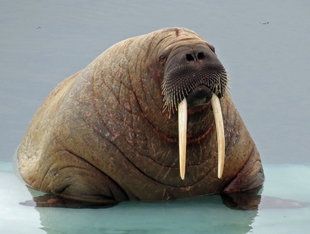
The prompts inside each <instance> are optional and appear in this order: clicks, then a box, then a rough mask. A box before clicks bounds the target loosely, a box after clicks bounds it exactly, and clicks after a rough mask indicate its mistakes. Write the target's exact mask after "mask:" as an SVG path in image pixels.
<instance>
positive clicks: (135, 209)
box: [36, 196, 257, 233]
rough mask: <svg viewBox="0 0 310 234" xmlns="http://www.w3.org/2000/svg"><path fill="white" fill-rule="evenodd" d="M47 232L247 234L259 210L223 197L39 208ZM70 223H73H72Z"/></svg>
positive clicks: (42, 223)
mask: <svg viewBox="0 0 310 234" xmlns="http://www.w3.org/2000/svg"><path fill="white" fill-rule="evenodd" d="M36 210H37V211H38V212H39V213H40V219H41V225H42V226H43V229H44V230H45V231H46V232H47V233H58V232H64V233H66V232H70V233H87V232H88V231H89V230H90V229H89V228H90V227H91V229H92V233H111V232H113V233H145V232H149V231H150V230H151V231H152V233H206V232H208V233H227V230H231V232H230V233H247V232H248V231H250V230H251V224H252V222H253V220H254V218H255V216H256V215H257V210H253V211H244V210H243V211H241V210H232V209H230V208H227V207H225V206H224V205H223V203H222V201H221V198H220V196H206V197H200V198H195V199H189V200H182V201H175V202H160V203H158V202H156V203H145V202H123V203H120V204H119V205H116V206H114V207H111V208H107V209H68V208H66V209H63V208H44V207H37V208H36ZM69 220H70V222H69Z"/></svg>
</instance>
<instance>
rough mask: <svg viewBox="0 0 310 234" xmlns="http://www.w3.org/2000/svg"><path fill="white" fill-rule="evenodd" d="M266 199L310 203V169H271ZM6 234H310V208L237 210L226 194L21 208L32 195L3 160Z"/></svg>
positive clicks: (0, 222) (0, 197) (1, 210)
mask: <svg viewBox="0 0 310 234" xmlns="http://www.w3.org/2000/svg"><path fill="white" fill-rule="evenodd" d="M264 168H265V174H266V178H267V179H266V182H265V184H264V188H263V192H262V195H263V197H265V196H266V197H267V196H268V197H273V198H274V199H275V200H276V199H288V200H296V201H297V202H308V203H309V204H310V186H309V180H308V178H310V166H309V165H298V164H295V165H294V164H293V165H274V164H268V165H265V167H264ZM0 185H1V186H0V227H1V233H12V234H15V233H238V234H240V233H281V234H282V233H309V230H310V206H309V205H308V206H307V205H304V206H301V207H298V208H294V207H290V206H288V207H286V204H283V205H282V206H280V207H276V208H274V207H268V206H267V207H264V206H263V207H259V208H258V210H233V209H231V208H228V207H226V206H225V205H224V204H223V203H222V199H221V197H220V196H205V197H199V198H194V199H186V200H180V201H169V202H123V203H120V204H118V205H116V206H113V207H110V208H100V209H70V208H50V207H32V206H25V205H21V204H20V203H21V202H25V201H27V200H31V199H32V196H31V194H30V192H29V191H28V190H27V188H26V186H25V185H24V183H23V182H22V181H21V180H20V179H19V178H18V177H17V176H16V174H15V172H14V171H13V169H12V163H10V162H0Z"/></svg>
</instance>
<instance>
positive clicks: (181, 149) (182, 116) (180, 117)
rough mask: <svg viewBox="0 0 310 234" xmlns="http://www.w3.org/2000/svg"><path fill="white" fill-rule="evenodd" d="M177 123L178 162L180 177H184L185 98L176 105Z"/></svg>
mask: <svg viewBox="0 0 310 234" xmlns="http://www.w3.org/2000/svg"><path fill="white" fill-rule="evenodd" d="M178 123H179V163H180V176H181V179H182V180H184V178H185V166H186V132H187V102H186V98H184V99H183V100H182V102H180V103H179V105H178Z"/></svg>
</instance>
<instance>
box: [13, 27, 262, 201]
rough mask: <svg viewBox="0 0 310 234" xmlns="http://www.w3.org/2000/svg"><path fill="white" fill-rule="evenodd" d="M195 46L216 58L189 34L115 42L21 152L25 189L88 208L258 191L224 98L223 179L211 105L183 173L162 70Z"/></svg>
mask: <svg viewBox="0 0 310 234" xmlns="http://www.w3.org/2000/svg"><path fill="white" fill-rule="evenodd" d="M197 45H199V46H200V45H202V46H203V47H204V49H205V50H206V54H208V53H209V54H208V55H207V58H208V57H210V58H211V59H212V58H214V59H215V58H216V55H215V53H214V49H213V48H212V46H211V45H209V44H208V43H207V42H205V41H204V40H203V39H202V38H201V37H200V36H199V35H197V34H196V33H194V32H192V31H190V30H187V29H180V28H169V29H163V30H159V31H155V32H152V33H149V34H146V35H142V36H138V37H134V38H130V39H127V40H125V41H122V42H120V43H117V44H115V45H114V46H112V47H110V48H109V49H107V50H106V51H105V52H103V53H102V54H101V55H100V56H99V57H97V58H96V59H95V60H94V61H93V62H92V63H91V64H89V65H88V66H87V67H86V68H85V69H83V70H81V71H79V72H78V73H76V74H74V75H72V76H71V77H69V78H68V79H66V80H64V81H63V82H62V83H60V84H59V85H58V86H57V87H56V88H55V89H54V90H53V91H52V92H51V93H50V95H49V96H48V97H47V99H46V100H45V102H44V103H43V104H42V106H41V107H40V109H39V110H38V112H37V113H36V115H35V116H34V118H33V120H32V122H31V124H30V126H29V128H28V130H27V133H26V135H25V137H24V139H23V141H22V143H21V145H20V147H19V149H18V161H19V170H20V173H21V175H22V177H23V179H24V180H25V182H26V183H27V184H28V185H29V186H30V187H32V188H34V189H37V190H41V191H43V192H47V193H53V194H56V195H60V196H62V197H67V198H72V199H76V200H82V201H91V202H100V201H109V200H113V201H125V200H145V201H155V200H171V199H181V198H188V197H194V196H200V195H207V194H218V193H222V192H238V191H246V190H250V189H253V188H257V187H258V186H260V185H261V184H262V183H263V180H264V175H263V170H262V165H261V161H260V156H259V153H258V151H257V149H256V147H255V144H254V142H253V140H252V138H251V137H250V135H249V133H248V131H247V129H246V127H245V125H244V123H243V121H242V119H241V117H240V116H239V114H238V112H237V110H236V108H235V106H234V105H233V103H232V101H231V99H230V96H229V95H228V94H227V93H224V94H223V93H222V97H220V103H221V107H222V113H223V119H224V132H225V140H226V146H225V150H226V159H225V167H224V172H223V176H222V178H221V179H219V178H217V135H216V128H215V123H214V117H213V114H212V106H211V105H210V103H209V102H207V103H205V105H199V106H198V107H196V106H195V105H193V108H189V110H188V113H189V114H188V130H187V149H186V154H187V160H186V177H185V179H184V180H182V179H181V178H180V176H179V166H178V163H179V156H178V130H177V129H178V120H177V115H176V113H175V112H174V111H170V112H169V111H168V109H169V108H166V110H165V109H164V108H165V101H164V99H165V98H164V97H163V95H164V94H163V90H162V89H163V82H164V79H165V72H166V68H165V66H166V64H167V63H168V62H169V61H172V60H173V59H175V56H174V55H173V56H174V57H173V58H172V57H171V54H172V53H173V52H174V51H176V50H177V49H178V48H180V47H188V48H192V47H195V46H197ZM182 50H183V49H182ZM209 50H210V51H209ZM178 53H179V52H178ZM209 55H210V56H209ZM169 56H170V57H171V58H170V57H169ZM203 59H205V55H204V58H203ZM187 60H188V61H189V60H192V58H191V57H187ZM190 62H192V61H190ZM170 63H171V62H170ZM176 67H178V66H176ZM184 95H185V94H184ZM166 106H167V105H166ZM170 109H171V108H170ZM172 109H173V108H172Z"/></svg>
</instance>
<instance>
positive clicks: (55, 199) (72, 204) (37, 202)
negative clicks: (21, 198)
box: [20, 194, 118, 209]
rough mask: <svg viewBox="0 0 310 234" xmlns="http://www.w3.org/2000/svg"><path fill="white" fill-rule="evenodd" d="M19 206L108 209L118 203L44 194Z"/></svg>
mask: <svg viewBox="0 0 310 234" xmlns="http://www.w3.org/2000/svg"><path fill="white" fill-rule="evenodd" d="M20 204H21V205H25V206H34V207H59V208H76V209H81V208H109V207H112V206H114V205H117V204H118V202H116V201H113V200H105V201H104V200H102V201H96V202H87V201H78V200H73V199H68V198H63V197H59V196H56V195H53V194H45V195H42V196H37V197H33V200H28V201H25V202H21V203H20Z"/></svg>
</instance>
